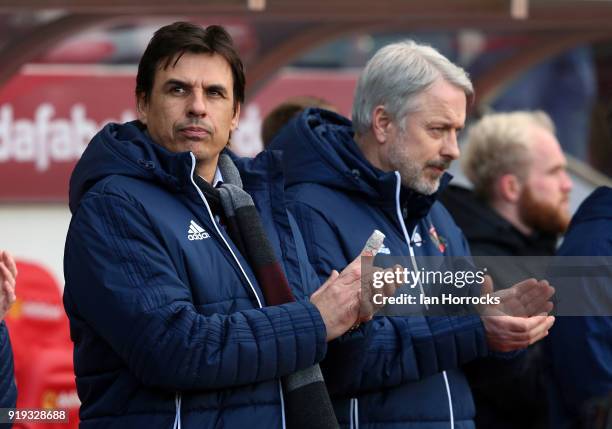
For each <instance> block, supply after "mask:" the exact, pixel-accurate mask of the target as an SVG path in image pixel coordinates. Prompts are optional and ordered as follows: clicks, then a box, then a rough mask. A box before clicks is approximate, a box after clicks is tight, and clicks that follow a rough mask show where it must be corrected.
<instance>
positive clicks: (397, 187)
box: [395, 171, 455, 429]
mask: <svg viewBox="0 0 612 429" xmlns="http://www.w3.org/2000/svg"><path fill="white" fill-rule="evenodd" d="M395 178H396V179H397V182H396V185H395V208H396V212H397V218H398V219H399V222H400V225H401V226H402V231H403V233H404V239H405V240H406V244H408V250H409V251H410V260H411V261H412V269H413V270H414V271H415V272H417V273H418V272H419V267H418V266H417V263H416V256H415V254H414V249H413V248H412V244H410V237H409V236H408V230H407V229H406V224H405V223H404V218H403V216H402V210H401V208H400V190H401V186H402V177H401V176H400V174H399V171H396V172H395ZM415 230H416V226H415ZM413 233H414V232H413ZM419 288H420V289H421V293H422V294H423V296H424V295H425V292H424V291H423V285H422V284H421V281H420V279H419ZM425 308H426V309H428V308H429V307H428V305H427V304H425ZM442 375H443V376H444V384H445V386H446V396H447V397H448V409H449V411H450V427H451V429H455V417H454V413H453V401H452V396H451V391H450V384H449V382H448V377H447V376H446V371H442Z"/></svg>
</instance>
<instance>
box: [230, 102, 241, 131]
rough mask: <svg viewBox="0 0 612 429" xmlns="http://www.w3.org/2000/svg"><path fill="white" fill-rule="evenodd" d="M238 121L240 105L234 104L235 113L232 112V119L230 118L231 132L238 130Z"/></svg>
mask: <svg viewBox="0 0 612 429" xmlns="http://www.w3.org/2000/svg"><path fill="white" fill-rule="evenodd" d="M239 120H240V103H236V111H235V112H234V117H233V118H232V124H231V125H232V127H231V131H234V130H235V129H236V128H238V122H239Z"/></svg>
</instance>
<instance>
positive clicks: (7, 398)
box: [0, 321, 17, 408]
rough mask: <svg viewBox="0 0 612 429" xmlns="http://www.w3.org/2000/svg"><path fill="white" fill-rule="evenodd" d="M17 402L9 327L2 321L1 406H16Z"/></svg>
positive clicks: (0, 330)
mask: <svg viewBox="0 0 612 429" xmlns="http://www.w3.org/2000/svg"><path fill="white" fill-rule="evenodd" d="M16 403H17V388H16V387H15V373H14V369H13V351H12V350H11V341H10V339H9V334H8V329H7V328H6V324H5V323H4V321H1V322H0V408H14V407H15V404H16Z"/></svg>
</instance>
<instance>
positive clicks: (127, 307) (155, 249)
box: [64, 195, 327, 390]
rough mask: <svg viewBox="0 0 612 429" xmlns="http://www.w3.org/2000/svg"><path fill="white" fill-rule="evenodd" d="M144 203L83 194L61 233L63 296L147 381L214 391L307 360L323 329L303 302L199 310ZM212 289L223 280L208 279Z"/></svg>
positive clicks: (312, 359)
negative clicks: (230, 310)
mask: <svg viewBox="0 0 612 429" xmlns="http://www.w3.org/2000/svg"><path fill="white" fill-rule="evenodd" d="M152 231H153V228H152V226H151V224H150V222H149V220H148V218H147V216H146V214H145V213H143V211H142V208H141V207H139V206H137V205H136V204H135V203H132V202H128V201H125V200H124V199H123V198H120V197H116V196H109V195H97V196H91V197H88V198H86V199H84V200H83V201H82V203H81V205H80V207H79V209H78V211H77V212H76V214H75V216H74V217H73V220H72V222H71V225H70V229H69V232H68V236H67V241H66V249H65V258H64V270H65V277H66V288H65V292H64V295H65V296H64V302H65V305H66V309H67V312H68V315H69V317H70V318H71V319H72V318H78V320H79V321H80V322H83V323H86V324H87V325H88V326H89V327H91V329H92V330H93V331H94V332H95V333H96V334H97V335H98V336H99V337H100V338H101V339H102V340H103V341H105V342H106V343H107V344H108V345H110V347H111V348H112V349H113V351H114V352H115V353H116V354H117V355H118V356H120V358H121V359H122V360H123V361H124V363H125V365H126V366H127V367H128V368H129V369H130V371H131V372H132V374H133V375H134V376H135V377H137V378H138V379H139V380H140V382H141V383H143V384H144V385H146V386H154V387H161V388H166V389H172V390H184V389H217V388H225V387H230V386H237V385H244V384H250V383H253V382H258V381H262V380H269V379H274V378H278V377H280V376H283V375H286V374H290V373H293V372H295V371H297V370H299V369H302V368H306V367H308V366H311V365H313V364H314V363H316V362H318V361H319V360H321V359H322V358H323V356H324V355H325V352H326V348H327V346H326V331H325V326H324V323H323V320H322V319H321V316H320V313H319V312H318V310H317V309H316V307H315V306H314V305H312V304H311V303H310V302H308V301H305V302H295V303H289V304H283V305H280V306H273V307H264V308H262V309H253V310H246V311H238V312H235V313H232V314H213V315H210V316H204V315H202V314H200V313H198V312H197V311H196V309H195V307H194V305H193V302H192V300H191V291H190V287H189V285H188V284H185V283H183V281H181V279H180V278H179V277H178V275H177V273H176V270H175V268H174V267H173V264H172V258H171V257H170V255H169V254H168V253H167V250H166V249H165V248H164V247H163V246H162V245H161V244H160V243H159V242H158V240H157V239H156V238H155V237H154V234H153V233H152ZM210 287H221V286H219V285H213V284H211V285H210Z"/></svg>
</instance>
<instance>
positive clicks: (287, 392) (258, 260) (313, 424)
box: [196, 154, 338, 429]
mask: <svg viewBox="0 0 612 429" xmlns="http://www.w3.org/2000/svg"><path fill="white" fill-rule="evenodd" d="M218 167H219V170H220V171H221V175H222V176H223V184H221V186H219V187H218V188H213V187H212V186H211V185H210V184H208V183H207V182H205V181H204V180H202V179H200V178H199V177H197V178H196V183H197V184H198V186H199V187H200V189H201V190H202V192H203V193H204V195H205V196H206V199H207V201H208V202H209V205H210V206H211V210H212V211H213V213H215V214H217V215H219V216H220V217H221V218H222V221H223V223H224V224H225V227H226V228H227V229H226V230H227V233H228V235H229V236H230V238H231V239H232V241H233V242H234V244H235V245H236V247H237V248H238V250H239V251H240V253H241V254H242V255H243V256H244V257H245V258H246V259H247V261H248V262H249V265H250V267H251V268H252V270H253V272H254V273H255V277H256V278H257V281H258V282H259V286H260V287H261V289H262V291H263V294H264V297H265V300H266V304H267V305H280V304H285V303H288V302H294V301H295V297H294V296H293V293H292V292H291V289H290V288H289V282H288V281H287V278H286V276H285V273H284V272H283V270H282V268H281V265H280V263H279V261H278V260H277V259H276V255H275V254H274V250H273V248H272V245H271V244H270V241H269V240H268V237H267V235H266V233H265V231H264V228H263V225H262V223H261V220H260V218H259V213H258V212H257V209H256V208H255V204H254V203H253V199H252V198H251V196H250V195H249V194H248V193H247V192H245V191H244V190H243V189H242V180H241V179H240V174H239V173H238V169H237V168H236V166H235V165H234V163H233V161H232V160H231V158H230V157H229V156H228V155H226V154H221V155H220V156H219V162H218ZM282 382H283V393H284V398H283V399H284V403H285V416H286V421H287V428H288V429H306V428H318V429H332V428H334V429H335V428H338V421H337V419H336V416H335V414H334V410H333V407H332V405H331V400H330V397H329V393H328V391H327V388H326V386H325V381H324V380H323V375H322V374H321V369H320V368H319V365H318V364H317V365H313V366H311V367H309V368H305V369H302V370H300V371H298V372H296V373H293V374H290V375H287V376H285V377H283V378H282Z"/></svg>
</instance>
